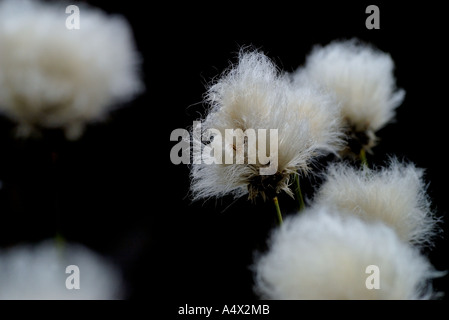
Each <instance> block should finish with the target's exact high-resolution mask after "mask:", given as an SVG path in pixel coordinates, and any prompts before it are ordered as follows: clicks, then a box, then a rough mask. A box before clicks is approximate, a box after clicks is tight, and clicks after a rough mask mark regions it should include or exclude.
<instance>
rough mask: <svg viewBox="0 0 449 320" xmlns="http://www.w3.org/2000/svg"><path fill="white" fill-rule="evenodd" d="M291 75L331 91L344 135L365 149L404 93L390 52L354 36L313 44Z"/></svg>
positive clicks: (369, 145) (299, 82) (298, 79)
mask: <svg viewBox="0 0 449 320" xmlns="http://www.w3.org/2000/svg"><path fill="white" fill-rule="evenodd" d="M293 77H294V79H295V82H296V84H297V85H298V86H301V85H302V84H303V83H306V82H315V83H318V84H320V85H322V86H324V87H325V88H327V89H328V90H330V91H332V92H334V93H335V94H336V96H337V98H338V100H339V101H340V102H341V106H342V108H341V112H342V117H343V119H344V120H345V121H346V125H347V126H348V135H350V136H351V138H352V139H356V140H360V141H357V143H360V144H361V145H362V147H363V148H365V149H366V150H367V151H370V149H371V148H372V147H373V146H374V145H375V143H376V136H375V133H376V131H378V130H379V129H381V128H382V127H384V126H385V125H386V124H387V123H389V122H391V121H392V120H393V119H394V116H395V109H396V108H397V107H398V106H399V105H400V104H401V103H402V101H403V99H404V96H405V91H404V90H402V89H397V88H396V80H395V77H394V62H393V59H392V58H391V56H390V54H388V53H385V52H382V51H380V50H378V49H376V48H374V47H373V46H370V45H368V44H366V43H363V42H362V41H360V40H358V39H351V40H346V41H333V42H331V43H330V44H328V45H326V46H324V47H322V46H315V47H314V49H313V50H312V52H311V53H310V54H309V55H308V56H307V58H306V63H305V65H304V67H301V68H299V69H298V70H297V71H296V73H295V74H294V75H293Z"/></svg>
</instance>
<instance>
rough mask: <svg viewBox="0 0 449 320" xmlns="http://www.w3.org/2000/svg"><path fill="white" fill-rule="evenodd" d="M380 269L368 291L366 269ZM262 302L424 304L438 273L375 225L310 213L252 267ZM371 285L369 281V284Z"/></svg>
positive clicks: (292, 220) (276, 236) (323, 211)
mask: <svg viewBox="0 0 449 320" xmlns="http://www.w3.org/2000/svg"><path fill="white" fill-rule="evenodd" d="M371 265H375V266H377V267H378V268H379V284H380V287H379V289H371V290H370V289H368V288H367V286H366V281H367V278H368V277H369V276H370V273H366V268H367V267H368V266H371ZM253 270H254V274H255V292H256V293H257V294H258V295H259V296H260V297H261V298H263V299H286V300H290V299H316V300H325V299H332V300H346V299H347V300H356V299H357V300H358V299H363V300H367V299H378V300H387V299H395V300H397V299H429V298H432V297H433V294H432V291H431V286H430V282H428V281H429V280H430V279H431V278H434V277H435V276H437V275H438V273H437V272H436V271H435V270H434V269H433V267H432V266H431V265H430V263H429V262H428V261H427V259H425V258H424V257H423V256H422V255H420V253H419V251H418V249H416V248H414V247H412V246H410V245H408V244H406V243H404V242H403V241H400V239H399V238H398V237H397V235H396V233H395V232H394V231H393V230H392V229H391V228H390V227H388V226H386V225H384V224H382V223H380V222H377V223H376V222H375V223H367V222H364V221H362V220H361V219H359V218H358V217H356V216H350V215H348V216H342V215H339V214H338V212H333V211H331V209H329V208H326V207H313V208H309V209H306V211H303V212H301V214H300V215H295V216H290V217H287V218H286V219H285V220H284V223H283V224H282V225H281V226H280V227H279V228H277V229H276V230H274V232H273V234H272V237H271V238H270V242H269V249H268V251H267V252H266V253H264V254H263V255H261V256H259V257H258V258H257V260H256V262H255V264H254V265H253ZM370 283H371V281H370Z"/></svg>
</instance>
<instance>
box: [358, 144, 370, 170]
mask: <svg viewBox="0 0 449 320" xmlns="http://www.w3.org/2000/svg"><path fill="white" fill-rule="evenodd" d="M359 159H360V161H361V162H362V166H363V167H364V168H368V160H367V159H366V152H365V149H363V148H362V149H361V150H360V153H359Z"/></svg>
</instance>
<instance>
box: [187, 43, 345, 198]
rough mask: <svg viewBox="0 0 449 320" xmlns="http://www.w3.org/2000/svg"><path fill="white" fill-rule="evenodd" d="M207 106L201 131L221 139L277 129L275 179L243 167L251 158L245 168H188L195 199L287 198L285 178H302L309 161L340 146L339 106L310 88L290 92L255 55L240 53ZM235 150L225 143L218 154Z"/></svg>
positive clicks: (198, 139)
mask: <svg viewBox="0 0 449 320" xmlns="http://www.w3.org/2000/svg"><path fill="white" fill-rule="evenodd" d="M206 102H207V103H208V104H209V105H210V109H209V110H208V114H207V116H206V118H205V120H204V121H203V123H202V127H203V129H204V131H208V130H211V129H213V130H215V131H216V132H217V131H218V132H220V134H221V136H222V137H224V136H225V130H226V129H241V130H242V131H243V132H245V131H246V130H247V129H254V130H258V129H266V130H267V131H269V130H270V129H277V133H278V141H277V142H278V143H277V158H276V160H277V168H278V170H277V172H276V173H275V174H274V175H267V176H262V175H260V174H259V171H260V170H259V169H260V167H262V166H263V165H264V163H257V164H248V161H247V159H248V157H249V156H251V154H245V164H233V165H226V164H204V163H203V164H198V165H193V166H192V171H191V178H192V185H191V190H192V193H193V196H194V198H195V199H199V198H209V197H214V196H216V197H220V196H224V195H226V194H233V195H234V196H235V197H240V196H242V195H244V194H246V193H248V192H249V197H250V198H252V199H254V198H255V197H256V196H257V195H258V194H260V195H261V196H262V197H263V198H265V195H266V194H265V193H266V192H265V191H272V192H280V191H281V190H282V191H285V192H287V193H289V194H291V191H290V190H289V187H288V186H289V176H290V175H291V174H296V172H298V171H300V172H302V173H306V172H307V171H308V170H309V165H310V162H312V161H313V159H314V157H316V156H319V155H321V154H322V153H325V152H336V151H337V150H338V149H337V148H338V147H339V145H340V144H341V140H340V137H341V133H340V118H339V114H340V113H339V106H338V104H337V103H336V102H335V101H334V100H333V99H332V96H331V95H329V94H327V93H325V92H323V91H322V90H320V89H318V88H316V87H313V86H304V87H303V88H299V89H297V88H294V87H293V86H292V85H291V83H290V81H289V79H288V78H287V77H286V76H285V75H283V74H281V73H280V72H279V71H278V69H277V68H276V66H275V65H274V63H273V62H272V61H271V60H270V59H269V58H268V57H266V56H265V55H264V54H263V53H260V52H248V53H245V52H243V51H242V52H240V55H239V63H238V64H237V65H235V66H233V67H232V68H230V69H229V70H228V71H226V72H225V73H224V74H223V75H222V76H221V78H220V79H218V80H217V81H216V82H215V83H214V84H213V85H212V86H210V87H209V89H208V91H207V95H206ZM193 131H195V130H193ZM259 138H260V137H258V140H257V143H263V144H264V145H266V150H267V154H269V153H270V151H272V148H273V146H272V145H270V139H269V138H267V139H266V141H265V142H263V141H261V140H260V139H259ZM193 143H194V147H196V148H198V149H201V150H202V149H203V148H204V146H205V144H204V142H202V141H201V137H200V136H199V135H198V134H197V135H196V136H195V135H194V136H193ZM212 143H213V142H212ZM237 148H238V146H236V144H235V143H234V142H233V141H227V142H226V143H225V144H224V145H223V146H222V150H223V154H224V155H225V154H226V153H231V154H233V155H234V156H235V151H236V149H237ZM248 152H249V153H250V152H251V151H250V150H249V151H248ZM204 160H206V161H204ZM213 160H214V155H211V156H210V157H209V158H208V157H207V156H206V159H205V158H204V155H203V159H193V163H201V162H209V163H210V162H213ZM234 163H235V162H234Z"/></svg>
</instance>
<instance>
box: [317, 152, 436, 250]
mask: <svg viewBox="0 0 449 320" xmlns="http://www.w3.org/2000/svg"><path fill="white" fill-rule="evenodd" d="M423 173H424V171H423V170H422V169H418V168H416V167H415V166H414V165H413V164H406V163H400V162H399V161H398V160H397V159H395V158H391V159H390V161H389V164H388V166H386V167H383V168H380V169H374V170H370V169H356V168H353V167H351V166H350V165H348V164H345V163H336V164H333V165H330V166H329V168H328V172H327V178H326V179H327V180H326V181H325V182H324V183H323V184H322V186H321V187H320V189H319V190H318V192H317V193H316V195H315V202H316V203H318V204H326V205H329V206H332V207H335V208H336V209H339V210H344V211H345V212H347V213H349V214H354V215H358V216H360V217H361V218H363V219H364V220H366V221H377V220H379V221H382V222H384V223H386V224H388V225H389V226H391V227H392V228H393V229H394V230H395V231H396V232H397V234H398V236H399V237H400V238H401V239H402V240H404V241H410V242H412V243H414V244H417V245H430V244H431V243H432V237H433V236H434V235H435V233H436V231H437V222H438V219H437V218H436V217H435V216H434V214H433V213H432V211H431V209H430V205H431V204H430V200H429V197H428V195H427V193H426V185H425V183H424V181H423Z"/></svg>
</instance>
